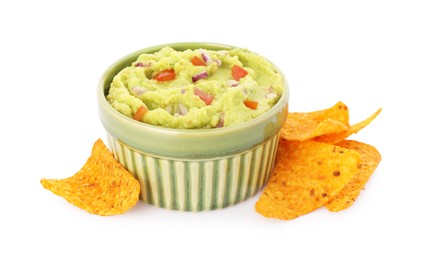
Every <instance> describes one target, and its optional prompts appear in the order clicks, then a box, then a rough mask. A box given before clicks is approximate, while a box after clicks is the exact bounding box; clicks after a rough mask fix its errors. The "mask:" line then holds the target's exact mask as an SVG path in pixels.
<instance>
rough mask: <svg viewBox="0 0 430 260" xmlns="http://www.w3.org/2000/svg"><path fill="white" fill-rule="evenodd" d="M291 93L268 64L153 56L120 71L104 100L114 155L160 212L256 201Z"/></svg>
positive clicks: (199, 52)
mask: <svg viewBox="0 0 430 260" xmlns="http://www.w3.org/2000/svg"><path fill="white" fill-rule="evenodd" d="M288 98H289V88H288V84H287V81H286V79H285V77H284V75H283V74H282V72H281V71H280V70H279V69H278V68H277V67H276V66H275V65H274V64H273V63H271V62H270V61H269V60H268V59H266V58H264V57H263V56H261V55H259V54H256V53H254V52H252V51H250V50H248V49H245V48H238V47H235V46H230V45H225V44H217V43H195V42H193V43H170V44H163V45H158V46H153V47H148V48H145V49H142V50H138V51H136V52H133V53H131V54H128V55H126V56H124V57H122V58H120V59H119V60H117V61H116V62H114V63H113V64H112V65H111V66H110V67H109V68H108V69H107V70H106V71H105V73H104V74H103V75H102V77H101V79H100V82H99V85H98V89H97V99H98V108H99V115H100V120H101V123H102V125H103V126H104V128H105V129H106V132H107V140H108V146H109V149H110V150H111V151H112V153H113V154H114V156H115V158H116V159H117V160H118V161H119V162H120V163H121V164H122V165H123V166H124V167H125V168H126V169H127V170H129V171H130V172H131V173H132V174H133V175H134V176H135V177H136V178H137V179H138V180H139V181H140V184H141V194H140V198H141V200H143V201H144V202H147V203H149V204H152V205H154V206H157V207H162V208H168V209H174V210H183V211H204V210H214V209H220V208H224V207H227V206H230V205H234V204H237V203H239V202H240V201H243V200H245V199H247V198H249V197H251V196H253V195H254V194H255V193H257V192H258V191H259V190H260V189H261V188H262V186H263V185H264V184H265V183H266V181H267V179H268V177H269V175H270V173H271V170H272V166H273V163H274V160H275V157H276V150H277V144H278V139H279V131H280V129H281V127H282V125H283V123H284V122H285V120H286V118H287V113H288Z"/></svg>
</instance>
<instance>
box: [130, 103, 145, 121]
mask: <svg viewBox="0 0 430 260" xmlns="http://www.w3.org/2000/svg"><path fill="white" fill-rule="evenodd" d="M146 112H148V109H147V108H146V107H145V106H140V107H139V108H138V109H137V110H136V113H134V116H133V119H134V120H137V121H142V119H143V116H144V115H145V114H146Z"/></svg>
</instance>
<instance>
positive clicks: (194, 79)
mask: <svg viewBox="0 0 430 260" xmlns="http://www.w3.org/2000/svg"><path fill="white" fill-rule="evenodd" d="M207 76H208V73H207V72H206V71H203V72H200V73H198V74H196V75H194V76H193V77H192V80H193V82H196V81H197V80H199V79H204V78H206V77H207Z"/></svg>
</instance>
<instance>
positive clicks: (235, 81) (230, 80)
mask: <svg viewBox="0 0 430 260" xmlns="http://www.w3.org/2000/svg"><path fill="white" fill-rule="evenodd" d="M227 85H228V86H229V87H236V86H237V85H239V81H237V80H234V79H229V80H227Z"/></svg>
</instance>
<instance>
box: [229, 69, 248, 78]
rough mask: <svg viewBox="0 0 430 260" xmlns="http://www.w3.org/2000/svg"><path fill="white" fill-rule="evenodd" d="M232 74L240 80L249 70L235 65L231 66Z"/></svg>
mask: <svg viewBox="0 0 430 260" xmlns="http://www.w3.org/2000/svg"><path fill="white" fill-rule="evenodd" d="M231 75H232V76H233V78H234V79H235V80H239V79H241V78H243V77H245V76H246V75H248V71H246V70H245V69H244V68H242V67H239V66H237V65H234V66H233V68H231Z"/></svg>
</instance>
